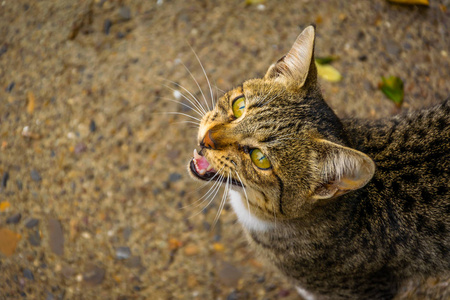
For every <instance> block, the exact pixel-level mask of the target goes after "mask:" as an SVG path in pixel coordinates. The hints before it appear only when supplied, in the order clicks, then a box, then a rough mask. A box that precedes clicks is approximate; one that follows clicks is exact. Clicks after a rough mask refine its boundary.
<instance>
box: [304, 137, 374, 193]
mask: <svg viewBox="0 0 450 300" xmlns="http://www.w3.org/2000/svg"><path fill="white" fill-rule="evenodd" d="M318 142H319V143H318V146H319V149H320V150H318V152H317V153H318V157H317V164H318V169H319V172H320V173H319V177H320V182H319V185H318V186H317V187H316V188H315V189H314V191H313V192H312V195H311V196H312V198H313V199H316V200H318V199H328V198H334V197H337V196H340V195H343V194H345V193H348V192H350V191H353V190H357V189H360V188H362V187H363V186H365V185H366V184H367V183H368V182H369V181H370V179H372V177H373V175H374V173H375V163H374V162H373V160H372V159H371V158H370V157H369V156H367V155H366V154H364V153H362V152H360V151H357V150H355V149H352V148H348V147H344V146H341V145H338V144H335V143H333V142H330V141H327V140H318Z"/></svg>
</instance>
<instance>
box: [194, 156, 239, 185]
mask: <svg viewBox="0 0 450 300" xmlns="http://www.w3.org/2000/svg"><path fill="white" fill-rule="evenodd" d="M189 168H190V169H191V172H192V174H194V176H195V177H197V178H198V179H201V180H205V181H212V180H214V181H222V182H226V181H227V179H226V178H225V177H224V176H220V174H217V171H216V170H215V169H214V168H213V166H212V165H211V164H210V163H209V162H208V160H207V159H206V158H205V157H204V156H203V155H202V151H200V153H198V152H197V149H194V157H193V158H192V159H191V162H190V164H189ZM231 183H232V184H234V185H237V186H240V187H242V186H243V185H242V184H241V182H239V181H237V180H235V179H234V178H231Z"/></svg>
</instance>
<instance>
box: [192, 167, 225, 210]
mask: <svg viewBox="0 0 450 300" xmlns="http://www.w3.org/2000/svg"><path fill="white" fill-rule="evenodd" d="M222 178H223V176H222V175H221V177H219V180H217V181H216V182H214V184H213V185H212V186H211V188H209V190H208V192H206V193H205V195H203V196H202V197H201V198H200V199H198V200H196V201H195V202H194V203H192V204H189V205H187V206H185V207H191V206H193V207H194V208H196V207H199V206H200V205H202V204H203V203H204V202H205V201H208V199H209V198H210V196H212V195H215V192H216V191H217V190H218V189H219V188H220V185H221V183H222V182H221V180H222ZM202 199H204V200H202ZM212 200H214V197H213V198H212V199H211V201H212ZM211 201H209V203H210V202H211ZM199 202H200V203H199ZM209 203H208V205H206V206H205V207H204V208H203V209H201V210H200V212H201V211H202V210H204V209H205V208H206V207H208V206H209ZM200 212H199V213H200Z"/></svg>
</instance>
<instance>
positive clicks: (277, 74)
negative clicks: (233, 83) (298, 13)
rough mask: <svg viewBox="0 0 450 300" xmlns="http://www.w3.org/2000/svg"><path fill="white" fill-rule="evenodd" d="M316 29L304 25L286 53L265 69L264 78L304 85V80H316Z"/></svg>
mask: <svg viewBox="0 0 450 300" xmlns="http://www.w3.org/2000/svg"><path fill="white" fill-rule="evenodd" d="M315 37H316V29H315V27H314V26H313V25H310V26H308V27H306V28H305V29H304V30H303V32H302V33H301V34H300V35H299V36H298V37H297V40H296V41H295V43H294V45H293V46H292V48H291V50H289V52H288V54H286V55H285V56H283V57H282V58H280V59H279V60H278V61H277V62H276V63H275V64H273V65H271V66H270V68H269V70H267V73H266V75H265V76H264V79H273V80H275V81H280V82H283V83H285V84H287V83H295V84H298V85H299V86H304V85H305V82H306V80H307V79H308V80H309V81H313V82H316V80H317V71H316V65H315V63H314V40H315Z"/></svg>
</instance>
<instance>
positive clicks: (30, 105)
mask: <svg viewBox="0 0 450 300" xmlns="http://www.w3.org/2000/svg"><path fill="white" fill-rule="evenodd" d="M27 96H28V105H27V112H28V113H29V114H30V115H31V114H32V113H33V112H34V105H35V100H36V99H35V98H34V94H33V92H31V91H28V94H27Z"/></svg>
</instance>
